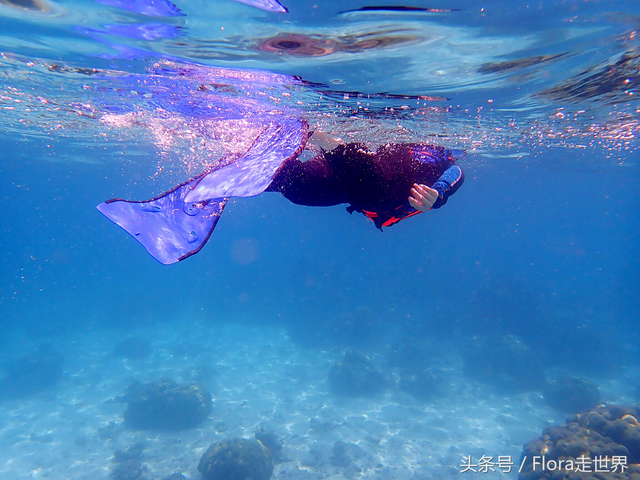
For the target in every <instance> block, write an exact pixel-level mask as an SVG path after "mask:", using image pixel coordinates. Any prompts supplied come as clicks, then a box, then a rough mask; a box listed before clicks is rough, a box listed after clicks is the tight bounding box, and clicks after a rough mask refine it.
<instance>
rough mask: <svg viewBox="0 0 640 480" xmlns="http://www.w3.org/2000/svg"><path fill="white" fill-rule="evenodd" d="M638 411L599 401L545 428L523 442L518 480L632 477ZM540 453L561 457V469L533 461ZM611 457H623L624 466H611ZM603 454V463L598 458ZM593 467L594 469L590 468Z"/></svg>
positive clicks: (639, 436)
mask: <svg viewBox="0 0 640 480" xmlns="http://www.w3.org/2000/svg"><path fill="white" fill-rule="evenodd" d="M639 414H640V407H626V406H620V405H607V406H604V405H601V406H599V407H596V408H594V409H592V410H589V411H587V412H583V413H580V414H577V415H573V416H572V417H569V419H568V420H567V423H566V424H565V425H559V426H558V425H556V426H551V427H547V428H546V429H544V431H543V432H542V435H540V436H539V437H538V438H537V439H535V440H533V441H531V442H529V443H527V444H526V445H525V446H524V450H523V452H522V458H521V460H520V461H521V462H522V460H524V467H523V469H522V472H521V473H520V475H519V476H518V478H519V480H546V479H549V480H561V479H562V480H565V479H570V480H605V479H606V480H623V479H633V480H637V479H638V478H640V465H638V462H640V424H639V423H638V420H637V419H638V415H639ZM543 457H544V462H559V461H563V466H564V467H565V468H560V467H558V468H548V465H549V463H546V464H545V465H547V468H543V467H542V466H541V465H540V463H537V464H534V459H538V462H540V461H541V460H542V458H543ZM613 457H617V458H620V459H622V458H624V467H625V468H614V462H613ZM605 458H606V459H608V460H606V463H604V462H605V461H603V460H602V459H605ZM579 459H581V460H579ZM571 462H572V463H571ZM551 465H556V464H553V463H552V464H551ZM577 465H582V466H583V468H577ZM598 468H599V469H600V472H597V471H596V469H598Z"/></svg>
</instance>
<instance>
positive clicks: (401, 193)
mask: <svg viewBox="0 0 640 480" xmlns="http://www.w3.org/2000/svg"><path fill="white" fill-rule="evenodd" d="M314 137H315V138H314ZM310 139H311V141H310V142H309V144H308V148H305V147H307V141H308V140H310ZM329 148H330V149H329ZM462 155H464V152H462V151H455V150H448V149H446V148H444V147H440V146H434V145H422V144H417V143H407V144H386V145H382V146H381V147H379V148H378V149H377V150H376V151H375V152H373V151H370V150H369V149H368V148H367V147H366V146H365V145H363V144H360V143H349V144H341V143H340V142H337V141H335V140H333V139H331V138H330V137H327V136H326V135H324V134H322V133H318V132H315V133H311V134H310V133H309V132H308V128H307V123H306V122H305V121H303V120H299V119H294V118H288V119H286V120H282V121H281V122H280V123H271V124H268V125H266V126H265V128H264V130H263V131H262V133H261V134H260V135H259V136H258V138H257V139H256V140H255V141H254V142H253V144H252V145H251V147H250V148H249V150H248V151H247V152H246V153H245V154H244V155H242V156H240V157H239V158H234V159H230V160H227V161H226V162H225V161H222V162H221V163H220V164H219V165H217V166H216V167H214V169H213V170H211V171H208V172H204V173H202V174H200V175H199V176H197V177H195V178H193V179H192V180H189V181H188V182H185V183H183V184H180V185H178V186H177V187H175V188H173V189H172V190H170V191H168V192H166V193H164V194H162V195H160V196H159V197H156V198H153V199H151V200H147V201H129V200H123V199H113V200H108V201H106V202H104V203H101V204H100V205H98V210H100V212H101V213H103V214H104V215H105V216H106V217H107V218H109V219H110V220H111V221H113V222H114V223H116V224H117V225H119V226H120V227H122V228H123V229H124V230H126V231H127V232H128V233H129V234H131V235H132V236H133V237H134V238H135V239H136V240H138V241H139V242H140V243H141V244H142V245H143V246H144V247H145V248H146V249H147V251H148V252H149V253H150V254H151V255H152V256H153V257H154V258H155V259H156V260H158V261H159V262H160V263H163V264H171V263H175V262H178V261H180V260H184V259H185V258H187V257H189V256H191V255H193V254H195V253H197V252H198V251H200V249H201V248H202V247H203V246H204V244H205V243H206V242H207V240H208V239H209V236H210V235H211V233H212V232H213V230H214V228H215V226H216V224H217V222H218V219H219V218H220V215H221V214H222V211H223V209H224V206H225V205H226V202H227V199H228V198H230V197H250V196H254V195H258V194H260V193H263V192H265V191H267V192H280V193H281V194H282V195H283V196H284V197H285V198H287V199H288V200H290V201H291V202H293V203H295V204H299V205H307V206H331V205H339V204H348V207H347V211H348V212H349V213H353V212H359V213H362V214H364V215H366V216H367V217H368V218H370V219H371V220H372V221H373V222H374V224H375V226H376V227H377V228H379V229H380V230H382V228H383V227H389V226H391V225H394V224H395V223H397V222H399V221H401V220H403V219H405V218H408V217H411V216H413V215H416V214H419V213H422V212H425V211H427V210H430V209H432V208H440V207H441V206H442V205H444V204H445V203H446V202H447V200H448V198H449V197H450V196H451V195H453V194H454V193H455V192H456V191H457V190H458V189H459V188H460V186H461V185H462V183H463V181H464V173H463V172H462V169H461V168H460V167H459V166H457V165H455V161H456V160H457V159H458V158H459V157H461V156H462ZM305 156H306V157H307V158H305Z"/></svg>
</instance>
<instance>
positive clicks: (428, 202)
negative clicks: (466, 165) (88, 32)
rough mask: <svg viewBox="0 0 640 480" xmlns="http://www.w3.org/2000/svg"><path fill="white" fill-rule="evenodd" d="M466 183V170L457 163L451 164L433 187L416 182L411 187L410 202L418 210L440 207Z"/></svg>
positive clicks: (423, 210) (424, 210)
mask: <svg viewBox="0 0 640 480" xmlns="http://www.w3.org/2000/svg"><path fill="white" fill-rule="evenodd" d="M463 183H464V172H463V171H462V169H461V168H460V167H459V166H457V165H452V166H450V167H449V168H448V169H447V170H446V171H445V172H444V173H443V174H442V175H441V176H440V178H439V179H438V180H437V181H436V183H434V184H433V185H432V186H431V187H427V186H426V185H418V184H417V183H415V184H414V185H413V188H412V189H411V196H410V197H409V204H410V205H411V206H412V207H413V208H415V209H416V210H420V211H421V212H426V211H427V210H431V209H432V208H440V207H441V206H443V205H444V204H445V203H447V200H448V199H449V197H450V196H451V195H453V194H454V193H456V192H457V191H458V189H459V188H460V186H461V185H462V184H463Z"/></svg>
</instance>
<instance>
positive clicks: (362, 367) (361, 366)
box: [329, 350, 387, 397]
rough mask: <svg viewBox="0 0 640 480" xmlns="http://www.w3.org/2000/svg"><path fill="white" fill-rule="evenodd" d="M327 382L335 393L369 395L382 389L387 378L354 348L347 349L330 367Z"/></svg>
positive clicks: (357, 395)
mask: <svg viewBox="0 0 640 480" xmlns="http://www.w3.org/2000/svg"><path fill="white" fill-rule="evenodd" d="M329 384H330V385H331V388H332V390H333V392H334V393H335V394H337V395H341V396H348V397H370V396H374V395H376V394H379V393H381V392H382V391H384V390H385V388H386V387H387V380H386V378H385V377H384V375H383V374H382V372H381V371H380V370H379V369H378V368H377V367H376V366H375V365H374V364H373V363H372V362H371V359H370V358H369V357H367V356H366V355H363V354H362V353H360V352H358V351H356V350H347V351H346V352H345V354H344V357H343V358H342V359H341V360H339V361H338V362H337V363H336V364H335V365H334V366H333V367H331V370H330V371H329Z"/></svg>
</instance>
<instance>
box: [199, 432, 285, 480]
mask: <svg viewBox="0 0 640 480" xmlns="http://www.w3.org/2000/svg"><path fill="white" fill-rule="evenodd" d="M198 471H199V472H200V473H201V474H202V476H203V477H204V479H205V480H246V479H248V478H250V479H252V480H268V479H269V478H270V477H271V474H272V473H273V461H272V459H271V453H270V452H269V449H267V448H266V447H265V446H264V445H263V444H262V443H260V441H258V440H255V439H252V440H248V439H246V438H229V439H225V440H220V441H219V442H217V443H214V444H212V445H211V446H210V447H209V448H208V449H207V451H206V452H205V453H204V455H202V458H201V459H200V463H199V464H198Z"/></svg>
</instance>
